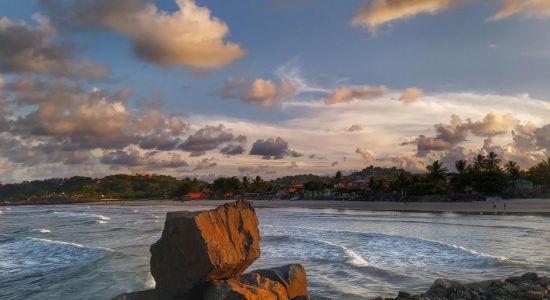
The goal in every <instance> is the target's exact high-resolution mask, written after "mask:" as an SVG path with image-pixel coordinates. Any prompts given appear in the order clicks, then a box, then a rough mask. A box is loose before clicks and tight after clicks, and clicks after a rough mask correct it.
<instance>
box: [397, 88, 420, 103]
mask: <svg viewBox="0 0 550 300" xmlns="http://www.w3.org/2000/svg"><path fill="white" fill-rule="evenodd" d="M423 95H424V92H423V91H422V90H421V89H419V88H417V87H410V88H408V89H406V90H405V91H404V92H403V94H402V95H401V96H400V97H399V100H400V101H403V103H405V104H409V103H413V102H415V101H416V100H418V98H420V97H422V96H423Z"/></svg>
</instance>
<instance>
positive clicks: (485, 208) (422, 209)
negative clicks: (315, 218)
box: [86, 199, 550, 216]
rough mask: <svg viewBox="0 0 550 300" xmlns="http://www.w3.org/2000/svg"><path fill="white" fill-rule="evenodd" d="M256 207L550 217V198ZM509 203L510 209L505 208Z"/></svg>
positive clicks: (268, 203)
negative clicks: (494, 202) (494, 201)
mask: <svg viewBox="0 0 550 300" xmlns="http://www.w3.org/2000/svg"><path fill="white" fill-rule="evenodd" d="M232 201H234V200H193V201H175V200H120V201H119V200H111V201H101V202H90V203H86V204H87V205H121V206H181V207H189V206H205V207H210V206H219V205H222V204H224V203H227V202H232ZM251 201H252V202H253V203H254V206H255V207H256V208H304V209H335V210H355V211H372V212H403V213H455V214H481V215H537V216H541V215H542V216H550V200H549V199H513V200H499V201H498V202H497V208H496V209H494V208H493V202H492V201H481V202H365V201H336V200H296V201H291V200H274V201H272V200H251ZM504 204H506V208H504Z"/></svg>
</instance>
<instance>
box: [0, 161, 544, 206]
mask: <svg viewBox="0 0 550 300" xmlns="http://www.w3.org/2000/svg"><path fill="white" fill-rule="evenodd" d="M449 169H450V166H446V165H444V164H443V163H442V162H441V161H434V162H432V163H431V164H430V165H428V166H427V168H426V172H425V173H421V174H411V173H409V172H407V171H405V170H402V169H398V168H381V167H375V166H369V167H367V168H364V169H362V170H360V171H355V172H348V173H343V172H341V171H338V172H336V173H335V174H334V175H333V176H319V175H313V174H306V175H295V176H286V177H281V178H277V179H274V180H264V179H263V178H262V177H261V176H256V177H252V178H249V177H247V176H243V177H240V178H239V177H237V176H233V177H219V178H217V179H215V180H214V181H213V182H205V181H202V180H199V179H197V178H182V179H178V178H175V177H172V176H165V175H156V174H135V175H126V174H119V175H110V176H106V177H103V178H89V177H71V178H52V179H47V180H37V181H26V182H22V183H17V184H5V185H0V201H2V202H3V203H5V204H13V203H36V204H43V203H44V204H48V203H73V202H88V201H97V200H103V201H108V200H116V199H172V200H182V201H189V200H196V199H264V200H277V199H289V200H298V199H304V200H357V201H475V200H485V198H486V197H488V196H499V197H503V198H534V197H537V198H546V197H550V158H548V159H546V160H543V161H541V162H540V163H538V164H536V165H534V166H532V167H530V168H528V169H521V168H520V167H519V166H518V165H517V164H516V163H515V162H512V161H509V162H505V163H504V162H502V161H501V159H500V158H499V156H498V155H497V154H495V153H489V154H488V155H477V156H476V157H473V158H472V159H471V161H470V162H468V161H466V160H459V161H456V162H455V164H454V166H453V170H454V171H452V172H451V171H449ZM0 203H1V202H0Z"/></svg>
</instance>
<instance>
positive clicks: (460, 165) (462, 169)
mask: <svg viewBox="0 0 550 300" xmlns="http://www.w3.org/2000/svg"><path fill="white" fill-rule="evenodd" d="M455 168H456V170H457V172H458V174H464V173H466V170H467V168H468V162H467V161H465V160H463V159H461V160H457V161H456V162H455Z"/></svg>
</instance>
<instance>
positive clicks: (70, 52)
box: [0, 15, 109, 81]
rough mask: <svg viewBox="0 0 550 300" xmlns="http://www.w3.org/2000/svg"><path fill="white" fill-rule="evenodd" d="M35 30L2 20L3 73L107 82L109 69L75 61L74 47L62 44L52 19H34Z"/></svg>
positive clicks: (0, 61) (0, 56)
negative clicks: (51, 22) (57, 37)
mask: <svg viewBox="0 0 550 300" xmlns="http://www.w3.org/2000/svg"><path fill="white" fill-rule="evenodd" d="M33 19H34V20H35V21H36V23H37V25H36V26H35V27H33V26H31V25H29V24H27V23H26V22H23V21H12V20H10V19H8V18H6V17H0V72H3V73H11V74H41V75H51V76H58V77H70V78H84V79H87V80H90V81H94V80H104V79H107V76H108V73H109V68H108V67H106V66H98V65H95V64H93V63H92V62H91V61H89V60H86V59H77V58H76V57H75V51H74V47H73V46H72V45H71V44H68V43H61V42H58V41H57V39H56V31H55V29H54V28H53V27H52V25H51V24H50V21H49V19H48V18H46V17H43V16H40V15H34V16H33Z"/></svg>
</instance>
